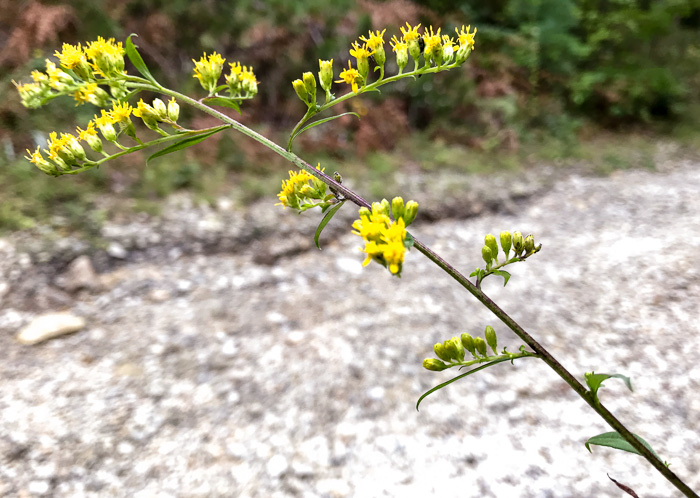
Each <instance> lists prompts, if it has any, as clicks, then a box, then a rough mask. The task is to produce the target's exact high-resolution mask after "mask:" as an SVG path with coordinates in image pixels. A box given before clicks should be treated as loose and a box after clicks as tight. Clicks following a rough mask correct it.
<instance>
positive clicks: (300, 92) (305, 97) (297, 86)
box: [292, 80, 309, 104]
mask: <svg viewBox="0 0 700 498" xmlns="http://www.w3.org/2000/svg"><path fill="white" fill-rule="evenodd" d="M292 86H293V87H294V91H295V92H297V96H298V97H299V98H300V99H301V101H302V102H304V103H305V104H308V103H309V94H308V93H307V92H306V86H304V82H303V81H301V80H294V81H292Z"/></svg>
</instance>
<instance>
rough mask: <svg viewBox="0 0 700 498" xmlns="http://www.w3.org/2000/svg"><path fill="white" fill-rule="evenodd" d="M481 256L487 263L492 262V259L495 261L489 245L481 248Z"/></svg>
mask: <svg viewBox="0 0 700 498" xmlns="http://www.w3.org/2000/svg"><path fill="white" fill-rule="evenodd" d="M481 257H482V258H484V261H486V264H487V265H490V264H491V261H493V253H492V252H491V249H490V248H489V246H484V247H482V248H481Z"/></svg>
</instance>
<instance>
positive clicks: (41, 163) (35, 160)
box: [24, 147, 59, 176]
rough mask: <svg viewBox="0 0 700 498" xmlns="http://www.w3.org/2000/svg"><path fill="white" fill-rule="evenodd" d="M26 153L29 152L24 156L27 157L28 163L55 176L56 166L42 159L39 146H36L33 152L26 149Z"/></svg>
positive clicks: (56, 173) (56, 172)
mask: <svg viewBox="0 0 700 498" xmlns="http://www.w3.org/2000/svg"><path fill="white" fill-rule="evenodd" d="M27 153H28V154H29V156H24V157H25V159H27V160H28V161H29V162H30V163H32V164H33V165H35V166H36V167H37V168H39V169H40V170H41V171H43V172H44V173H46V174H47V175H53V176H57V175H58V174H59V173H58V170H57V169H56V167H55V166H54V165H53V164H51V163H50V162H48V161H47V160H46V159H44V156H42V155H41V151H40V150H39V147H37V148H36V151H35V152H32V151H30V150H29V149H27Z"/></svg>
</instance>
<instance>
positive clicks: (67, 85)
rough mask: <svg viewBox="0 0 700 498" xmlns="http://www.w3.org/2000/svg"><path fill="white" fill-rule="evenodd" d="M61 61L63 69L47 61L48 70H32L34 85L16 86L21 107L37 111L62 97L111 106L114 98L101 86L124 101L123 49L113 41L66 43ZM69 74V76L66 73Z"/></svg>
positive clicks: (100, 38) (59, 58)
mask: <svg viewBox="0 0 700 498" xmlns="http://www.w3.org/2000/svg"><path fill="white" fill-rule="evenodd" d="M54 55H55V56H56V57H57V58H58V60H59V64H60V67H61V68H60V69H59V68H57V67H56V64H55V63H54V62H52V61H50V60H48V59H47V60H46V71H45V72H41V71H32V79H33V80H34V82H33V83H27V84H19V83H15V86H16V87H17V91H18V92H19V94H20V98H21V100H22V105H24V106H25V107H29V108H32V109H34V108H37V107H41V106H42V105H44V104H45V103H46V102H48V101H49V100H51V99H53V98H55V97H58V96H59V95H71V94H72V95H73V97H74V98H75V100H76V101H77V103H78V104H84V103H86V102H89V103H91V104H93V105H96V106H98V107H104V106H106V105H109V103H110V101H111V97H110V96H109V94H108V93H107V92H106V91H105V90H103V89H102V88H100V87H99V86H98V85H108V86H109V87H110V89H111V91H112V95H113V96H114V97H116V98H121V97H123V96H124V95H126V90H125V88H124V83H123V81H122V80H123V77H124V76H125V75H126V72H125V71H124V48H123V47H122V44H121V42H118V43H116V42H115V41H114V38H109V39H108V40H105V39H104V38H102V37H98V38H97V41H93V42H88V43H87V45H86V46H85V47H83V46H82V45H81V44H80V43H78V44H77V45H70V44H68V43H64V44H63V47H62V49H61V51H60V52H59V51H56V52H55V53H54ZM67 71H70V74H69V73H68V72H67Z"/></svg>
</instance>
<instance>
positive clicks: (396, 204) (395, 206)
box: [391, 197, 405, 223]
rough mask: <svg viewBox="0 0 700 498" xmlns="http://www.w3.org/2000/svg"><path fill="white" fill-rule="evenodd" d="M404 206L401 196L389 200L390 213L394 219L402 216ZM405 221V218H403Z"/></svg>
mask: <svg viewBox="0 0 700 498" xmlns="http://www.w3.org/2000/svg"><path fill="white" fill-rule="evenodd" d="M404 211H405V207H404V205H403V199H402V198H401V197H394V198H393V199H392V200H391V215H392V216H393V217H394V219H395V220H398V219H399V218H403V217H404ZM404 223H405V220H404Z"/></svg>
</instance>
